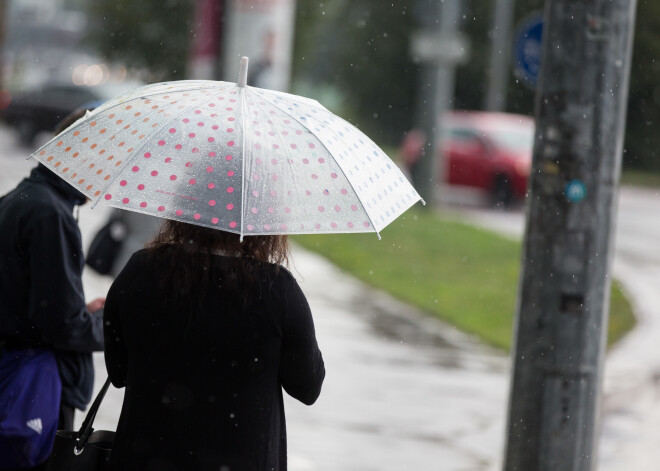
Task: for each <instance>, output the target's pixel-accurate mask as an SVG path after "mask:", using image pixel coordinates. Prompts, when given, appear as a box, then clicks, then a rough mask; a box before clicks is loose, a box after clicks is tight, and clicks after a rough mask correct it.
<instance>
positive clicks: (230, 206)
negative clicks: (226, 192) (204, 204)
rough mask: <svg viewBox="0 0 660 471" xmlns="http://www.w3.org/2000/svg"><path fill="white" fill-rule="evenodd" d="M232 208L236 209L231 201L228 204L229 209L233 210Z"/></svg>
mask: <svg viewBox="0 0 660 471" xmlns="http://www.w3.org/2000/svg"><path fill="white" fill-rule="evenodd" d="M232 209H234V205H233V204H231V203H229V204H228V205H227V210H229V211H231V210H232Z"/></svg>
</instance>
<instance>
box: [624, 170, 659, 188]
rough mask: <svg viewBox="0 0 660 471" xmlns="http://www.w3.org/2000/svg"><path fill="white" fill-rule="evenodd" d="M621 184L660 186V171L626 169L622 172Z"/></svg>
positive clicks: (648, 186)
mask: <svg viewBox="0 0 660 471" xmlns="http://www.w3.org/2000/svg"><path fill="white" fill-rule="evenodd" d="M621 184H623V185H631V186H641V187H645V188H660V172H649V171H640V170H624V171H623V173H622V174H621Z"/></svg>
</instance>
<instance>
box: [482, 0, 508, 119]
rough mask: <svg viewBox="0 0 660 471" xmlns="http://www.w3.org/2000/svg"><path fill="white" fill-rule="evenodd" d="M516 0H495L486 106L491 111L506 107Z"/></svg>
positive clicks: (501, 109) (502, 109)
mask: <svg viewBox="0 0 660 471" xmlns="http://www.w3.org/2000/svg"><path fill="white" fill-rule="evenodd" d="M514 3H515V2H514V0H495V9H494V12H493V27H492V29H491V41H492V42H491V49H490V73H489V77H488V91H487V93H486V102H485V104H484V108H485V109H486V110H489V111H504V110H505V109H506V89H507V82H508V78H509V70H511V69H510V65H511V64H510V57H511V25H512V24H513V7H514Z"/></svg>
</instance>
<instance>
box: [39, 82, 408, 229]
mask: <svg viewBox="0 0 660 471" xmlns="http://www.w3.org/2000/svg"><path fill="white" fill-rule="evenodd" d="M34 157H35V158H37V159H38V160H39V161H41V162H43V163H44V164H45V165H47V166H48V167H49V168H51V169H52V170H53V171H54V172H55V173H58V174H59V175H60V176H61V177H62V178H64V179H65V180H67V181H68V182H70V183H71V184H72V185H73V186H75V187H76V188H78V189H79V190H80V191H81V192H83V193H84V194H85V195H87V196H88V197H90V198H91V199H93V200H99V201H103V202H105V203H106V204H109V205H113V206H117V207H120V208H124V209H129V210H133V211H138V212H143V213H149V214H154V215H158V216H160V217H165V218H170V219H176V220H182V221H186V222H191V223H194V224H199V225H204V226H207V227H213V228H216V229H222V230H227V231H230V232H237V233H240V232H241V229H242V232H243V233H244V234H246V235H249V234H275V233H309V232H373V231H380V230H381V229H382V228H383V227H385V226H386V225H387V224H388V223H390V222H391V221H392V220H393V219H394V218H396V217H397V216H399V215H400V214H401V213H402V212H404V211H405V210H406V209H408V208H409V207H410V206H412V205H413V204H414V203H415V202H417V201H419V199H420V198H419V195H418V194H417V193H416V192H415V190H414V189H413V188H412V186H411V185H410V184H409V183H408V181H407V180H406V179H405V178H404V177H403V174H402V173H401V172H400V170H399V169H398V168H397V167H396V166H395V165H394V164H393V163H392V161H391V160H390V159H389V158H388V157H387V156H386V155H385V154H384V153H383V152H382V151H381V150H380V149H379V148H378V147H377V146H376V145H375V144H374V143H373V142H372V141H371V140H370V139H369V138H367V137H366V136H365V135H364V134H363V133H361V132H360V131H359V130H357V129H356V128H355V127H354V126H352V125H351V124H349V123H347V122H346V121H344V120H342V119H341V118H338V117H337V116H335V115H333V114H332V113H330V112H329V111H328V110H326V109H325V108H323V107H322V106H321V105H319V104H318V103H317V102H316V101H313V100H309V99H306V98H302V97H295V96H293V95H288V94H285V93H279V92H273V91H269V90H263V89H258V88H252V87H247V88H245V89H242V90H241V89H238V88H237V87H236V85H235V84H232V83H227V82H211V81H180V82H165V83H160V84H154V85H147V86H145V87H142V88H140V89H137V90H135V91H134V92H132V93H130V94H127V95H124V96H120V97H117V98H115V99H113V100H111V101H109V102H107V103H105V104H104V105H102V106H101V107H99V108H97V109H96V110H95V111H94V112H92V113H90V114H89V115H88V116H87V117H85V118H83V119H81V120H80V121H78V122H77V123H75V124H74V125H73V126H72V127H71V128H69V129H68V130H67V131H66V132H65V133H63V134H61V135H60V136H58V137H57V138H56V139H53V140H52V141H51V142H49V143H48V144H46V145H45V146H44V147H42V148H41V149H40V150H38V151H37V152H36V153H35V154H34Z"/></svg>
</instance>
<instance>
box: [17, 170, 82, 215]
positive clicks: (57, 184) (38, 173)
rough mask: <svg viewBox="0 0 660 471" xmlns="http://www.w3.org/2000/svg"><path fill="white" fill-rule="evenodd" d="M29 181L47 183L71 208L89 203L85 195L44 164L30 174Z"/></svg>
mask: <svg viewBox="0 0 660 471" xmlns="http://www.w3.org/2000/svg"><path fill="white" fill-rule="evenodd" d="M28 181H32V182H36V183H45V184H46V185H48V186H50V187H51V188H53V189H54V190H55V191H57V192H58V193H59V194H60V195H62V196H63V197H64V199H65V200H66V201H67V202H69V203H70V204H71V206H80V205H82V204H85V202H87V197H86V196H85V195H83V194H82V193H81V192H79V191H78V190H76V189H75V188H74V187H73V186H71V185H70V184H69V183H67V182H66V181H65V180H63V179H62V178H60V177H58V176H57V175H56V174H55V173H53V172H51V171H50V170H49V169H48V168H47V167H46V166H44V165H43V164H39V165H37V166H36V167H35V168H33V169H32V172H30V176H29V177H28Z"/></svg>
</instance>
